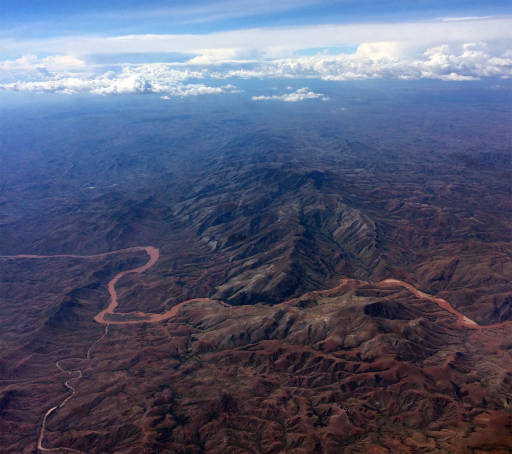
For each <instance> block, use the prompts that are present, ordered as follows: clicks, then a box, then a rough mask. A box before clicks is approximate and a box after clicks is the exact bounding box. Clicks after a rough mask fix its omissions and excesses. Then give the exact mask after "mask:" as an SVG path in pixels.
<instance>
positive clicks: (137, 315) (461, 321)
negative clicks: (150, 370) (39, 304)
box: [0, 246, 512, 454]
mask: <svg viewBox="0 0 512 454" xmlns="http://www.w3.org/2000/svg"><path fill="white" fill-rule="evenodd" d="M142 251H144V252H146V254H147V255H148V261H147V262H146V263H145V264H144V265H142V266H139V267H137V268H133V269H130V270H126V271H121V272H120V273H118V274H116V275H115V276H114V277H113V278H112V279H111V280H110V282H109V283H108V293H109V295H110V301H109V304H108V306H107V307H106V308H105V309H103V310H102V311H101V312H99V313H98V314H96V315H95V317H94V320H95V321H96V322H97V323H99V324H102V325H105V330H104V332H103V334H102V335H101V336H100V337H99V338H98V339H96V340H95V341H94V342H93V343H92V344H91V345H90V346H89V348H88V350H87V354H86V356H85V358H64V359H60V360H58V361H57V362H56V363H55V365H56V367H57V368H58V369H59V370H60V371H62V372H63V373H66V374H68V375H70V378H68V380H66V381H65V382H64V386H65V387H66V388H68V389H69V390H70V391H71V393H70V394H69V395H68V396H67V397H66V398H65V399H64V400H63V401H62V402H60V404H58V405H55V406H54V407H52V408H50V409H48V410H47V411H46V413H45V414H44V416H43V420H42V423H41V429H40V431H39V437H38V440H37V449H38V450H39V451H42V452H51V451H66V452H70V453H74V454H87V453H84V452H83V451H79V450H76V449H73V448H66V447H56V448H46V447H45V446H44V438H45V430H46V422H47V420H48V418H49V417H50V415H52V414H53V413H54V412H55V411H56V410H58V409H59V408H62V407H64V405H66V404H67V403H68V402H69V400H70V399H71V398H72V397H73V396H74V395H75V392H76V390H75V388H74V386H73V383H72V382H73V381H75V380H79V379H80V378H81V377H82V370H81V369H75V370H71V369H67V368H65V367H64V366H63V365H62V363H63V362H65V361H72V360H80V361H83V360H90V359H91V352H92V350H93V349H94V347H95V346H96V345H97V344H98V343H99V342H101V341H102V340H103V339H104V338H105V336H107V335H108V329H109V326H110V325H133V324H140V323H157V322H162V321H164V320H168V319H171V318H173V317H174V316H176V315H177V314H178V312H179V310H180V309H181V308H182V307H183V306H185V305H186V304H189V303H193V302H211V303H215V304H221V305H223V306H227V307H229V305H228V304H226V303H225V302H223V301H219V300H214V299H211V298H193V299H189V300H185V301H182V302H181V303H179V304H177V305H176V306H173V307H172V308H171V309H169V310H168V311H166V312H163V313H161V314H154V313H146V312H116V308H117V307H118V306H119V301H118V295H117V291H116V285H117V283H118V282H119V281H120V280H121V279H122V278H123V277H124V276H126V275H128V274H132V273H135V274H141V273H143V272H144V271H146V270H148V269H149V268H151V267H152V266H153V265H154V264H155V263H156V262H157V261H158V258H159V256H160V251H159V250H158V248H156V247H153V246H136V247H131V248H126V249H120V250H117V251H112V252H104V253H101V254H95V255H75V254H61V255H30V254H21V255H12V256H0V259H51V258H79V259H95V258H101V257H106V256H109V255H113V254H120V253H127V252H142ZM350 282H357V280H355V279H342V280H341V282H340V284H339V285H338V286H336V287H334V288H332V289H328V290H319V291H316V292H313V293H318V294H328V293H331V292H333V291H335V290H337V289H339V288H341V287H343V286H345V285H347V284H349V283H350ZM375 285H377V286H380V287H389V286H400V287H403V288H405V289H407V290H408V291H410V292H411V293H412V294H413V295H414V296H416V297H417V298H420V299H424V300H428V301H431V302H433V303H435V304H437V305H438V306H439V307H440V308H442V309H444V310H446V311H448V312H450V313H451V314H453V315H455V316H456V317H457V321H456V323H457V325H458V326H461V327H464V328H469V329H477V330H481V329H491V328H499V327H502V326H505V325H508V324H511V323H512V321H505V322H502V323H495V324H492V325H479V324H478V323H476V322H475V321H473V320H471V319H470V318H468V317H466V316H465V315H463V314H462V313H460V312H459V311H457V310H456V309H454V308H453V307H452V305H451V304H450V303H449V302H448V301H446V300H445V299H443V298H438V297H435V296H432V295H429V294H428V293H425V292H422V291H421V290H418V289H417V288H416V287H414V286H413V285H411V284H409V283H407V282H404V281H400V280H398V279H384V280H383V281H380V282H378V283H376V284H375ZM296 300H297V298H293V299H291V300H289V301H287V302H288V303H290V302H292V301H296Z"/></svg>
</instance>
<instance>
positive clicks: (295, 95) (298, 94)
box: [251, 87, 329, 102]
mask: <svg viewBox="0 0 512 454" xmlns="http://www.w3.org/2000/svg"><path fill="white" fill-rule="evenodd" d="M318 98H320V99H321V100H322V101H328V100H329V98H328V97H327V96H325V95H323V94H322V93H315V92H314V91H312V90H310V89H309V88H307V87H303V88H299V89H298V90H296V91H293V92H291V93H284V94H282V95H271V96H253V97H252V98H251V99H252V100H253V101H269V100H277V101H284V102H298V101H304V100H305V99H318Z"/></svg>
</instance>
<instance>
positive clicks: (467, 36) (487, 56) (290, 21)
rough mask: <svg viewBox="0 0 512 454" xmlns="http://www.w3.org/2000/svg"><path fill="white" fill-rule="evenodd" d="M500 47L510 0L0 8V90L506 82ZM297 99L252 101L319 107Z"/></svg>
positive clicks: (24, 3)
mask: <svg viewBox="0 0 512 454" xmlns="http://www.w3.org/2000/svg"><path fill="white" fill-rule="evenodd" d="M511 44H512V2H510V0H507V1H505V0H487V1H485V2H471V1H467V0H464V1H462V0H451V1H450V0H444V1H440V0H357V1H356V0H280V1H276V2H271V1H268V0H265V1H261V0H250V1H249V0H237V1H235V0H218V1H198V0H189V1H186V2H185V1H173V0H167V1H164V0H153V1H147V0H146V1H135V0H122V1H121V0H110V1H108V2H105V1H103V0H101V1H100V0H88V1H81V0H74V1H72V2H71V1H68V0H16V1H14V0H2V1H1V2H0V90H8V91H29V92H57V93H62V94H67V95H72V94H75V93H91V94H96V95H103V96H106V95H116V94H117V95H119V94H129V93H133V94H144V93H159V94H161V96H162V98H163V99H172V98H173V97H175V96H179V97H184V96H199V95H209V94H217V95H218V94H221V93H237V92H240V90H239V89H238V87H237V85H236V81H237V80H240V79H251V78H257V79H287V80H290V81H293V80H294V79H301V80H304V79H321V80H331V81H343V80H366V79H379V78H382V79H386V78H391V79H403V80H411V79H438V80H444V81H446V82H447V83H449V82H451V81H467V82H471V81H473V80H480V79H486V78H498V79H501V78H510V77H512V45H511ZM297 90H301V91H297ZM297 90H295V91H293V92H292V93H291V94H290V93H281V94H261V95H258V96H253V97H252V99H254V100H255V101H264V100H269V101H270V100H282V101H287V102H297V101H300V100H313V99H314V100H317V101H318V102H321V101H326V100H327V98H326V97H324V96H322V95H321V94H315V93H314V92H311V91H310V90H309V89H306V88H305V87H300V88H297ZM316 95H318V96H316Z"/></svg>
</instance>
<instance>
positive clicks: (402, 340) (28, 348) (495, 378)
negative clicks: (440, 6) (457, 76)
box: [0, 95, 512, 454]
mask: <svg viewBox="0 0 512 454" xmlns="http://www.w3.org/2000/svg"><path fill="white" fill-rule="evenodd" d="M347 96H348V95H347ZM358 96H360V95H358ZM385 99H388V98H385ZM413 101H414V102H413ZM413 101H411V100H409V102H410V104H407V103H406V102H405V101H403V102H402V101H399V100H396V99H395V100H394V101H393V102H394V104H392V105H393V106H394V107H396V108H393V109H391V108H390V107H389V105H388V104H385V105H383V104H376V102H377V101H375V100H374V99H373V98H371V99H370V98H362V100H359V101H358V100H357V99H352V101H351V104H350V106H351V109H349V110H348V111H347V110H340V109H331V107H329V106H328V105H327V104H325V106H327V107H325V106H322V107H316V108H315V107H308V108H301V107H299V106H293V109H295V110H292V107H291V106H285V107H276V108H275V109H274V110H273V109H267V110H265V109H263V108H262V109H263V110H261V111H252V110H250V109H249V108H247V106H237V107H236V108H237V109H239V110H238V111H237V112H239V113H238V114H236V115H235V114H234V113H233V112H234V108H233V106H231V105H228V106H224V107H222V106H220V107H219V106H218V105H210V106H209V105H201V109H204V111H203V110H201V109H199V108H198V106H195V107H194V109H192V108H191V107H190V106H188V105H187V104H186V103H183V104H180V105H175V106H174V105H172V104H169V103H167V104H165V107H162V106H161V104H156V103H153V104H152V103H149V104H147V105H146V104H145V103H142V102H141V103H140V104H138V105H137V108H134V107H133V105H131V104H130V105H128V106H127V105H126V104H123V103H124V102H125V101H123V100H122V99H120V100H119V101H118V102H119V103H120V104H119V106H120V107H119V109H118V110H115V109H114V110H108V109H113V108H112V107H109V108H108V109H107V108H106V110H105V111H101V113H99V111H98V106H93V108H92V107H90V106H89V107H88V108H89V109H92V113H91V115H84V114H82V113H80V115H78V114H77V112H74V114H73V113H68V114H69V115H68V114H66V115H65V117H66V118H67V120H66V121H67V123H66V125H67V127H66V128H62V118H63V115H64V114H59V115H55V116H53V117H52V116H51V115H48V116H43V117H37V115H36V113H34V114H33V115H35V118H39V120H38V121H34V122H33V123H32V124H31V126H30V128H28V130H27V131H26V133H23V134H22V133H21V131H22V130H21V129H20V128H19V127H17V126H16V125H17V123H16V121H17V120H16V118H9V119H3V120H2V119H1V118H0V126H1V125H2V124H5V123H6V124H8V125H9V128H8V129H4V130H8V131H11V132H10V133H5V134H3V135H0V152H1V154H0V158H1V162H0V164H1V165H2V173H1V174H0V177H1V178H2V179H1V181H0V255H2V257H0V345H1V347H2V353H1V357H0V452H6V453H7V452H8V453H18V452H19V453H26V454H28V453H35V452H37V450H38V445H39V448H41V447H42V448H58V449H55V452H59V450H60V451H61V452H70V449H71V450H72V449H74V450H75V452H82V453H87V454H103V453H123V454H129V453H137V454H138V453H141V452H146V453H162V454H163V453H198V454H199V453H240V454H242V453H268V454H270V453H281V452H287V453H290V454H291V453H296V454H299V453H304V454H305V453H316V452H318V453H339V452H347V453H352V452H353V453H385V452H390V453H417V452H418V453H420V452H425V453H430V452H454V453H464V454H465V453H471V454H481V453H483V452H497V453H505V452H509V451H510V449H512V439H511V437H510V433H511V432H512V427H511V424H512V421H511V413H510V405H511V404H512V368H511V366H510V364H512V362H511V359H512V358H511V354H512V342H511V341H510V339H511V334H512V333H511V330H512V324H509V323H507V322H508V321H511V320H512V309H511V301H512V291H511V286H510V282H511V279H512V261H511V256H512V248H511V244H512V243H511V231H512V230H511V225H512V221H511V218H510V213H511V212H512V211H511V210H510V208H512V207H511V203H510V200H511V198H510V192H511V191H510V175H511V174H512V168H511V167H510V158H509V156H510V147H509V144H510V131H509V128H507V127H506V124H507V118H508V116H507V115H506V112H507V111H506V109H505V107H503V101H502V104H499V106H501V110H500V109H498V108H496V106H494V105H489V106H487V107H485V108H483V107H482V105H481V104H478V103H477V104H471V106H472V107H471V106H470V107H468V104H467V103H468V102H469V101H467V102H466V101H464V103H462V104H461V105H458V104H456V103H455V104H450V102H451V101H450V100H448V101H447V100H446V99H445V100H444V101H443V102H442V103H441V102H440V104H439V105H437V104H435V105H434V107H432V106H433V104H432V103H431V102H430V99H429V101H428V103H426V104H425V106H427V105H428V106H431V107H429V109H430V108H433V109H434V111H431V110H429V109H427V108H426V107H424V106H423V107H422V104H421V103H419V104H418V103H417V98H414V100H413ZM84 102H85V101H84ZM131 102H135V101H131ZM145 102H146V101H145ZM156 102H160V100H158V101H156ZM386 102H387V101H386ZM461 102H462V101H461ZM86 107H87V105H86ZM84 108H85V107H84ZM180 109H181V110H180ZM187 109H192V110H187ZM301 109H303V110H301ZM310 109H312V110H310ZM329 109H331V110H329ZM482 109H484V110H482ZM382 112H385V113H386V115H383V114H382ZM73 115H74V116H73ZM2 122H3V123H2ZM20 124H23V125H26V122H21V123H20ZM483 125H484V126H483ZM18 126H19V125H18ZM91 130H92V131H95V137H94V138H91V137H90V131H91ZM9 134H10V135H9ZM134 246H152V247H154V248H158V250H159V257H158V260H157V261H156V262H155V263H154V264H152V265H151V266H150V267H148V269H146V270H145V271H144V272H142V273H138V272H135V271H133V270H137V269H139V268H140V267H144V266H145V264H147V263H148V262H147V260H148V257H147V256H146V253H145V252H144V250H130V251H125V250H124V249H125V248H130V247H134ZM104 253H108V254H104ZM20 254H21V255H22V256H19V255H20ZM26 254H40V255H44V256H48V257H44V258H33V257H27V256H26ZM59 254H60V255H62V254H64V255H66V254H75V255H76V254H78V255H82V256H84V257H54V256H55V255H59ZM12 256H15V257H12ZM88 256H90V257H88ZM129 271H131V272H129ZM122 272H126V273H125V274H123V275H122V276H121V275H120V274H119V273H122ZM116 276H117V277H118V279H117V278H116ZM116 279H117V280H116ZM386 279H395V280H394V281H393V280H391V281H390V280H387V281H384V282H383V280H386ZM400 281H404V285H402V284H400V283H399V282H400ZM397 282H398V283H397ZM340 283H341V284H340ZM405 283H409V284H411V286H409V287H407V286H405ZM113 290H115V294H116V296H117V299H118V303H119V306H118V307H117V308H116V309H115V311H116V312H118V314H114V315H112V314H110V315H108V317H107V318H106V320H107V323H108V322H109V321H110V322H111V324H110V325H109V326H107V327H106V325H102V324H99V323H97V322H96V321H95V320H94V317H95V316H96V315H97V314H98V313H99V312H100V311H102V310H103V309H105V308H106V307H107V306H108V304H109V302H111V298H112V293H113ZM430 295H434V296H435V297H436V298H437V299H436V298H434V296H430ZM450 304H451V305H450ZM173 308H174V309H173ZM173 310H174V311H175V312H173V314H172V316H169V317H168V318H165V319H161V320H158V321H155V322H151V323H149V322H147V323H138V324H129V323H124V322H123V320H124V321H126V320H128V321H130V322H135V321H140V320H144V319H145V320H146V321H147V320H149V318H150V316H149V315H148V314H153V315H155V314H156V315H158V314H164V313H169V311H173ZM123 312H134V314H131V315H130V316H128V317H124V318H123V316H122V315H119V313H123ZM463 317H467V318H463ZM151 320H153V319H151ZM114 322H116V323H114ZM479 325H480V328H481V329H477V328H478V327H479ZM486 325H493V326H491V327H486ZM53 407H56V408H55V409H54V410H51V409H52V408H53ZM45 414H46V416H45Z"/></svg>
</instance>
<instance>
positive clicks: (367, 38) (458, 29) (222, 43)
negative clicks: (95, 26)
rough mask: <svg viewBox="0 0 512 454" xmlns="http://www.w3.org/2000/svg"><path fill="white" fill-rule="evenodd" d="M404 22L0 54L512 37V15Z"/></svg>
mask: <svg viewBox="0 0 512 454" xmlns="http://www.w3.org/2000/svg"><path fill="white" fill-rule="evenodd" d="M465 19H466V20H458V21H453V20H449V21H446V20H431V21H421V22H403V23H360V24H342V25H314V26H302V27H269V28H254V29H245V30H230V31H223V32H215V33H209V34H189V35H186V34H182V35H170V34H145V35H124V36H110V37H108V36H107V37H98V36H67V37H64V38H52V39H42V40H26V41H23V40H12V39H0V55H4V56H14V57H18V56H19V55H23V54H36V55H38V54H45V55H48V54H64V55H74V56H78V57H80V56H84V55H90V54H120V53H159V52H183V53H197V54H201V52H202V51H204V50H205V49H206V50H207V49H210V50H211V49H228V50H229V49H233V48H236V49H239V51H240V52H244V51H247V50H251V49H252V50H254V49H256V50H257V52H258V53H259V54H261V55H267V56H269V57H271V58H282V57H286V56H289V55H291V53H293V51H295V50H300V49H305V48H316V47H332V46H343V45H358V44H360V43H364V42H382V41H388V42H389V41H392V42H402V43H407V44H408V45H411V46H420V47H423V48H425V47H429V46H433V45H436V44H440V43H453V42H475V41H490V40H511V39H512V18H510V17H490V18H465Z"/></svg>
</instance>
